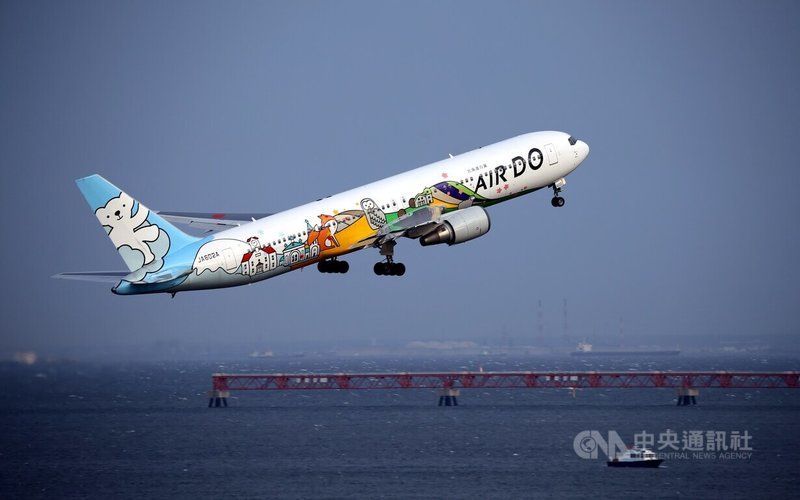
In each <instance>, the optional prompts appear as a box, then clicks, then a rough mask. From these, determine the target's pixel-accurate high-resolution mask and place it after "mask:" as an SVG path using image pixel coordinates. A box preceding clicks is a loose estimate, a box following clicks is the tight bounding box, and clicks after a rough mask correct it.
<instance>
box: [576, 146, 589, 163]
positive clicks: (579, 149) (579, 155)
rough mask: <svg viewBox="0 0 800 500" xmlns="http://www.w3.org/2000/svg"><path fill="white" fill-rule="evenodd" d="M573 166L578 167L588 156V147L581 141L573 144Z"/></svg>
mask: <svg viewBox="0 0 800 500" xmlns="http://www.w3.org/2000/svg"><path fill="white" fill-rule="evenodd" d="M574 148H575V166H578V165H580V164H581V163H582V162H583V160H585V159H586V157H587V156H589V145H588V144H586V143H585V142H583V141H578V142H576V143H575V146H574Z"/></svg>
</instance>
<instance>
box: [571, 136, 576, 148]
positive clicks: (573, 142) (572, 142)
mask: <svg viewBox="0 0 800 500" xmlns="http://www.w3.org/2000/svg"><path fill="white" fill-rule="evenodd" d="M577 142H578V139H576V138H574V137H572V136H569V145H570V146H574V145H575V144H576V143H577Z"/></svg>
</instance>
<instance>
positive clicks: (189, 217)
mask: <svg viewBox="0 0 800 500" xmlns="http://www.w3.org/2000/svg"><path fill="white" fill-rule="evenodd" d="M157 213H158V215H160V216H161V217H163V218H164V219H166V220H168V221H169V222H172V223H173V224H185V225H187V226H191V227H196V228H199V229H205V230H206V231H209V232H211V231H222V230H224V229H229V228H232V227H236V226H241V225H242V224H247V223H248V222H253V221H255V220H258V219H263V218H264V217H269V216H270V215H273V214H271V213H235V214H234V213H203V212H157Z"/></svg>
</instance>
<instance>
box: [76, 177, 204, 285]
mask: <svg viewBox="0 0 800 500" xmlns="http://www.w3.org/2000/svg"><path fill="white" fill-rule="evenodd" d="M75 182H76V184H77V185H78V189H80V190H81V193H82V194H83V197H84V198H86V202H87V203H88V204H89V207H90V208H91V209H92V210H93V211H94V214H95V215H96V216H97V219H98V220H99V221H100V224H101V225H102V226H103V229H105V230H106V234H108V237H109V238H111V241H112V242H113V243H114V246H115V247H116V248H117V251H118V252H119V254H120V256H121V257H122V260H124V261H125V264H126V265H127V266H128V270H130V271H131V272H133V271H139V270H143V271H145V272H154V271H158V270H159V269H161V267H162V266H163V265H164V258H165V257H166V256H167V255H169V254H170V253H172V252H174V251H175V250H178V249H180V248H183V247H185V246H186V245H188V244H190V243H192V242H194V241H197V240H199V239H200V238H196V237H194V236H190V235H188V234H186V233H184V232H183V231H181V230H179V229H178V228H176V227H175V226H173V225H172V224H170V223H169V222H167V221H165V220H164V219H163V218H162V217H160V216H159V215H158V214H157V213H156V212H152V211H150V210H148V209H147V207H145V206H144V205H142V204H141V203H139V202H138V201H136V200H134V199H133V198H131V197H130V196H129V195H127V194H126V193H125V192H123V191H122V190H121V189H119V188H118V187H116V186H115V185H113V184H111V183H110V182H108V181H107V180H105V179H104V178H103V177H102V176H100V175H97V174H95V175H90V176H89V177H84V178H82V179H78V180H77V181H75Z"/></svg>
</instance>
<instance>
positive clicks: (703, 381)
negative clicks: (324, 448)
mask: <svg viewBox="0 0 800 500" xmlns="http://www.w3.org/2000/svg"><path fill="white" fill-rule="evenodd" d="M211 380H212V387H213V388H212V390H211V391H209V406H212V405H215V406H221V405H224V406H227V398H228V397H229V395H230V391H294V390H361V389H438V390H439V391H440V393H439V394H440V398H439V405H443V404H444V405H446V406H450V405H457V404H458V403H457V400H456V396H458V395H459V390H460V389H564V388H566V389H609V388H620V389H668V388H673V389H676V390H677V391H678V404H679V405H688V404H690V402H691V403H692V404H694V403H696V399H695V397H696V396H697V394H698V390H699V389H701V388H707V389H715V388H718V389H798V388H800V372H797V371H790V372H728V371H714V372H711V371H680V372H674V371H630V372H585V371H542V372H532V371H530V372H529V371H526V372H482V371H480V372H443V373H430V372H420V373H412V372H400V373H327V374H325V373H315V374H311V373H296V374H285V373H251V374H240V373H215V374H213V375H212V377H211Z"/></svg>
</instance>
